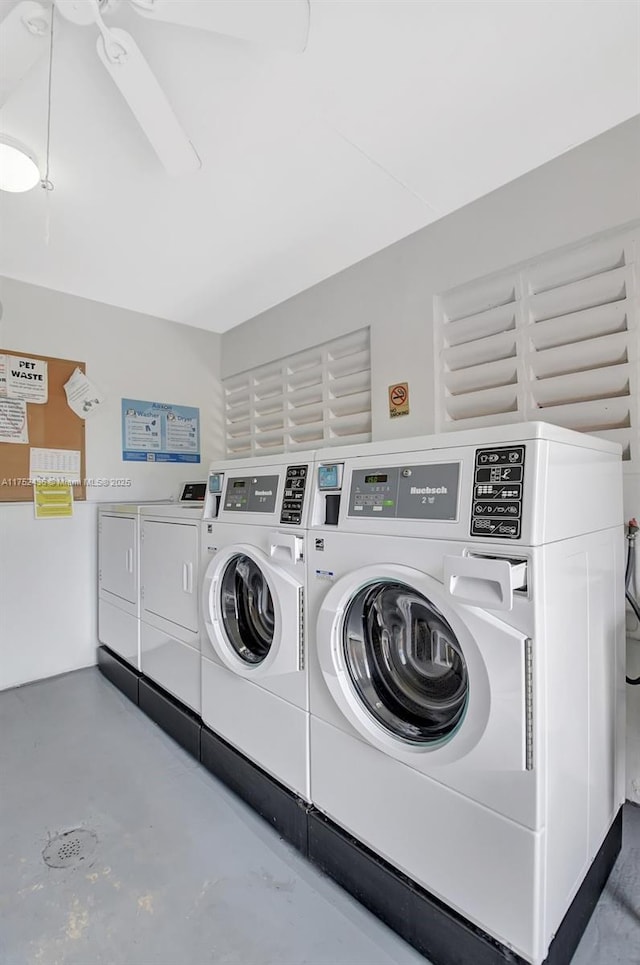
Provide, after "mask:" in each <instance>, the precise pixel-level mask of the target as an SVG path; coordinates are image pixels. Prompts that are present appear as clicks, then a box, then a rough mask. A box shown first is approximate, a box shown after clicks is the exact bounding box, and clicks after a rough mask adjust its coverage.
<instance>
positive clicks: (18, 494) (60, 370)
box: [0, 348, 86, 502]
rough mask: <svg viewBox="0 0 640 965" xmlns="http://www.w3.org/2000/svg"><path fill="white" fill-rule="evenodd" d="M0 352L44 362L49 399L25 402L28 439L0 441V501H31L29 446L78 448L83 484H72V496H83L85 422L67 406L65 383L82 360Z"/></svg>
mask: <svg viewBox="0 0 640 965" xmlns="http://www.w3.org/2000/svg"><path fill="white" fill-rule="evenodd" d="M0 355H6V356H7V362H8V363H10V362H11V359H12V358H15V357H19V358H23V359H35V360H36V361H44V362H46V363H47V373H48V399H47V402H44V403H34V402H27V432H28V438H29V441H28V443H23V442H0V502H31V501H32V500H33V485H32V484H31V480H30V479H29V472H30V470H29V463H30V450H31V448H32V447H33V448H42V449H72V450H75V451H76V452H80V478H81V481H82V485H74V487H73V498H74V499H86V489H85V486H84V480H85V478H86V466H85V424H84V419H81V418H79V416H77V415H76V414H75V412H73V411H72V409H70V408H69V406H68V404H67V396H66V393H65V391H64V384H65V382H68V380H69V378H70V377H71V375H72V374H73V372H74V371H75V369H76V368H79V369H80V371H81V372H85V369H86V365H85V363H84V362H74V361H72V360H71V359H57V358H51V357H50V356H47V355H32V354H30V353H29V352H17V351H15V350H11V351H9V350H7V349H3V348H0Z"/></svg>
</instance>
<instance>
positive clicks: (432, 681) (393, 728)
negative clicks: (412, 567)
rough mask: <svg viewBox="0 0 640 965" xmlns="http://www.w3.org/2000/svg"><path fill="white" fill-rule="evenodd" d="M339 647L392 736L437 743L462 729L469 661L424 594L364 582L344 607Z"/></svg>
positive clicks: (364, 698) (356, 684)
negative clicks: (340, 645) (467, 661)
mask: <svg viewBox="0 0 640 965" xmlns="http://www.w3.org/2000/svg"><path fill="white" fill-rule="evenodd" d="M342 649H343V655H344V660H345V665H346V669H347V671H348V675H349V678H350V680H351V683H352V685H353V688H354V689H355V692H356V694H357V696H358V698H359V700H360V702H361V703H362V705H363V706H364V708H365V709H366V710H367V711H368V713H369V714H370V715H371V716H372V717H373V718H374V719H375V720H376V721H377V722H378V723H379V724H380V725H381V726H382V727H383V728H384V729H385V730H386V731H387V732H388V733H390V734H391V735H392V736H393V737H395V738H400V739H402V740H404V741H407V742H409V743H411V744H414V745H422V746H426V745H432V746H433V745H437V744H442V743H444V742H446V741H447V740H448V739H450V738H451V737H452V736H453V735H454V733H455V732H456V731H457V729H458V727H459V725H460V724H461V722H462V720H463V718H464V715H465V711H466V708H467V704H468V699H469V675H468V669H467V664H466V661H465V658H464V654H463V652H462V647H461V645H460V643H459V641H458V640H457V638H456V634H455V632H454V631H453V629H452V628H451V626H450V624H449V623H448V622H447V620H446V619H445V618H444V616H443V615H442V613H440V611H439V610H438V608H437V607H436V606H435V605H434V604H433V603H431V602H430V601H429V600H428V599H427V597H426V596H424V595H423V594H421V593H419V592H418V591H417V590H415V589H413V588H412V587H410V586H408V585H407V584H405V583H402V582H394V581H378V582H375V583H370V584H369V585H367V586H364V587H363V588H362V589H360V590H359V591H358V592H357V593H356V594H355V596H354V597H353V598H352V599H351V602H350V603H349V605H348V607H347V609H346V611H345V615H344V622H343V632H342Z"/></svg>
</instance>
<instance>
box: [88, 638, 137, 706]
mask: <svg viewBox="0 0 640 965" xmlns="http://www.w3.org/2000/svg"><path fill="white" fill-rule="evenodd" d="M98 670H99V671H100V672H101V673H102V674H103V675H104V676H105V677H106V678H107V680H109V681H111V683H112V684H113V685H114V687H117V688H118V690H120V691H122V693H123V694H124V695H125V697H128V698H129V700H131V701H133V703H134V704H137V703H138V683H139V681H140V674H139V673H138V671H137V670H134V668H133V667H132V666H130V664H128V663H125V661H124V660H123V659H122V658H121V657H119V656H118V654H117V653H114V652H113V651H112V650H109V648H108V647H105V646H99V647H98Z"/></svg>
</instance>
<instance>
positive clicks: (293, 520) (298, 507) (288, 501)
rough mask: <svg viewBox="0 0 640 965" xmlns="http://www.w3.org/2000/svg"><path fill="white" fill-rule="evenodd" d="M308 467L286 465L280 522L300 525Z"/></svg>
mask: <svg viewBox="0 0 640 965" xmlns="http://www.w3.org/2000/svg"><path fill="white" fill-rule="evenodd" d="M308 469H309V467H308V466H287V475H286V477H285V481H284V493H283V496H282V509H281V511H280V522H281V523H287V524H288V525H290V526H300V524H301V523H302V509H303V507H304V493H305V489H306V486H307V474H308Z"/></svg>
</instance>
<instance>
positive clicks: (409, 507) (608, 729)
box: [307, 423, 624, 965]
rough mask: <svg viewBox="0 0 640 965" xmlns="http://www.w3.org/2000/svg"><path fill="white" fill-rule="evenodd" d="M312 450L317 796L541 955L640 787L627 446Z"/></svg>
mask: <svg viewBox="0 0 640 965" xmlns="http://www.w3.org/2000/svg"><path fill="white" fill-rule="evenodd" d="M316 459H317V471H316V478H315V487H314V488H315V497H314V509H313V524H312V528H311V531H310V534H309V551H308V571H309V588H308V596H307V599H308V603H307V618H308V624H309V626H310V628H311V635H310V640H309V645H308V651H309V663H310V710H311V728H310V735H311V798H312V801H313V804H314V805H315V806H316V808H317V810H318V812H319V813H320V815H321V816H324V817H326V818H328V819H330V821H331V822H334V823H335V825H336V826H337V827H338V828H340V829H343V830H344V831H346V832H347V834H348V835H352V836H355V838H356V839H357V840H358V841H359V842H361V843H362V844H363V845H365V846H366V847H367V848H369V849H371V850H372V851H373V852H375V854H376V855H379V856H380V857H382V858H383V859H384V860H385V861H386V862H388V863H389V864H390V865H391V866H392V867H393V868H394V869H397V870H398V871H399V872H401V873H402V874H403V875H406V876H408V877H409V878H410V879H411V880H412V881H414V882H416V883H417V884H418V885H419V886H421V887H422V888H424V889H426V890H427V891H428V893H429V894H430V895H432V896H435V898H436V899H437V901H439V902H441V903H444V905H445V906H447V907H449V908H451V909H453V910H454V911H455V912H456V913H457V914H459V915H460V916H462V918H463V919H464V920H465V921H466V922H471V923H472V925H473V926H474V927H476V928H479V929H481V930H482V931H483V933H486V934H487V935H488V936H490V938H491V941H492V942H495V941H496V940H497V941H498V942H500V943H501V944H502V945H504V946H507V947H508V948H509V949H511V950H513V951H514V952H516V953H517V954H518V955H520V956H521V957H522V959H524V960H525V961H526V962H531V963H535V965H539V963H541V962H542V961H543V960H544V959H545V956H546V954H547V951H548V949H549V945H550V942H551V940H552V938H553V936H554V934H555V933H556V931H557V930H558V928H559V926H560V924H561V922H562V920H563V917H564V916H565V913H566V912H567V909H568V908H569V905H570V904H571V902H572V900H573V899H574V896H575V895H576V893H577V892H578V889H579V888H580V886H581V884H582V881H583V879H584V877H585V875H586V874H587V872H588V870H589V867H590V865H591V863H592V861H593V860H594V858H595V856H596V855H597V853H598V851H599V849H600V847H601V845H602V843H603V841H604V839H605V838H606V837H607V835H608V833H609V831H610V828H611V827H612V823H613V822H614V819H615V818H616V815H617V814H618V811H619V808H620V806H621V803H622V801H623V798H624V783H623V759H622V754H623V734H624V730H623V728H624V657H623V643H624V594H623V586H624V581H623V572H622V571H623V535H622V518H623V516H622V501H621V499H622V497H621V492H622V470H621V461H620V450H619V447H618V446H616V445H615V444H612V443H608V442H605V441H602V440H599V439H594V438H591V437H589V436H584V435H580V434H577V433H572V432H568V431H566V430H563V429H558V428H555V427H552V426H547V425H544V424H542V423H531V424H524V425H517V426H511V427H505V428H492V429H484V430H476V431H474V432H459V433H450V434H447V435H441V436H434V437H429V438H421V439H414V440H408V441H404V442H403V443H402V444H399V443H397V442H395V443H393V442H388V443H383V444H380V445H378V446H376V445H373V444H372V445H368V446H363V447H360V448H358V447H350V448H349V449H348V450H346V451H345V454H344V456H343V458H340V451H339V450H335V449H334V450H333V451H330V450H329V451H325V452H324V453H322V452H319V453H317V454H316ZM327 498H329V507H328V508H327ZM338 500H340V505H339V512H336V510H337V505H336V504H337V502H338ZM327 520H335V522H327ZM313 847H314V845H313V833H312V829H311V831H310V851H311V857H312V858H314V857H315V858H316V859H317V860H319V863H320V864H323V866H324V867H325V869H326V870H330V873H331V869H330V863H329V864H327V861H326V856H325V855H321V856H320V858H318V857H317V856H314V854H313ZM349 875H351V878H353V872H352V871H351V870H350V871H349V873H348V874H346V875H344V876H343V877H346V878H348V877H349ZM338 877H340V876H339V875H338ZM600 887H602V883H601V884H600ZM374 904H375V902H374ZM582 927H584V922H583V923H582ZM451 960H452V961H453V960H454V958H452V959H451ZM458 960H461V959H458V958H455V961H458ZM491 960H492V959H491Z"/></svg>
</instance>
